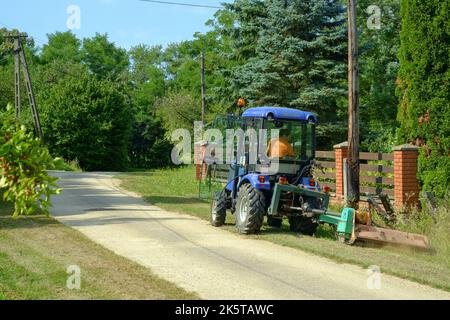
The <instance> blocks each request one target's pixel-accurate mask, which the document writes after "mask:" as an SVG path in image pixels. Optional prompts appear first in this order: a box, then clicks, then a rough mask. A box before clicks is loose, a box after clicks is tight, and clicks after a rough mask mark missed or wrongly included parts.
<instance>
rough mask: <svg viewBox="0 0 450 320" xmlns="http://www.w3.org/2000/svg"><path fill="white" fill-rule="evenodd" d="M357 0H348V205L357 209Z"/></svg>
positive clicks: (358, 188) (358, 168)
mask: <svg viewBox="0 0 450 320" xmlns="http://www.w3.org/2000/svg"><path fill="white" fill-rule="evenodd" d="M356 2H357V0H348V6H347V10H348V103H349V106H348V166H349V168H348V179H347V181H348V202H349V203H348V205H350V206H351V207H353V208H355V209H357V208H358V205H359V200H360V187H359V182H360V178H359V172H360V164H359V66H358V28H357V20H356Z"/></svg>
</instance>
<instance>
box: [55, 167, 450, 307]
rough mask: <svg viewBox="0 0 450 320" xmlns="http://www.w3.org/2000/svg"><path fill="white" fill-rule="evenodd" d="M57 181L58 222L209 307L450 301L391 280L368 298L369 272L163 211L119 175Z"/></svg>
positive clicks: (67, 175)
mask: <svg viewBox="0 0 450 320" xmlns="http://www.w3.org/2000/svg"><path fill="white" fill-rule="evenodd" d="M54 174H55V175H57V176H59V177H60V178H61V180H60V185H61V186H62V187H63V188H64V190H63V192H62V194H61V196H58V197H56V198H55V199H54V208H53V214H54V216H56V218H57V219H59V220H60V221H61V222H63V223H64V224H66V225H68V226H71V227H73V228H76V229H78V230H79V231H81V232H82V233H84V234H85V235H86V236H88V237H89V238H90V239H92V240H94V241H95V242H97V243H99V244H101V245H103V246H105V247H106V248H108V249H110V250H112V251H114V252H115V253H117V254H119V255H122V256H125V257H127V258H129V259H131V260H133V261H135V262H137V263H140V264H142V265H144V266H146V267H149V268H151V269H152V270H153V271H154V272H155V273H156V274H158V275H160V276H161V277H163V278H165V279H167V280H169V281H172V282H174V283H177V284H178V285H179V286H181V287H183V288H185V289H186V290H188V291H194V292H197V293H199V294H200V296H201V297H203V298H205V299H433V298H437V299H450V294H449V293H447V292H443V291H439V290H435V289H432V288H429V287H426V286H422V285H419V284H416V283H413V282H410V281H406V280H402V279H398V278H395V277H391V276H388V275H382V278H381V280H382V282H381V285H382V287H381V290H369V289H368V288H367V279H368V273H367V270H364V269H362V268H359V267H356V266H352V265H347V264H338V263H335V262H333V261H331V260H328V259H325V258H321V257H317V256H314V255H311V254H308V253H304V252H302V251H299V250H294V249H290V248H285V247H281V246H277V245H274V244H272V243H269V242H265V241H260V240H252V239H246V238H245V237H240V236H238V235H235V234H232V233H230V232H227V231H224V230H220V229H215V228H213V227H211V226H209V224H208V223H207V222H205V221H202V220H200V219H197V218H195V217H191V216H188V215H182V214H177V213H172V212H167V211H164V210H162V209H159V208H157V207H155V206H152V205H149V204H147V203H145V202H144V201H143V200H141V199H140V198H139V197H137V196H135V195H133V194H131V193H128V192H124V191H122V190H120V189H119V188H118V187H117V186H118V183H117V181H116V180H114V179H113V178H112V177H113V176H114V174H112V173H101V174H100V173H54ZM154 187H155V188H157V187H158V186H157V185H155V186H154ZM92 258H93V259H95V257H92ZM80 267H81V268H83V266H80ZM111 276H114V275H111Z"/></svg>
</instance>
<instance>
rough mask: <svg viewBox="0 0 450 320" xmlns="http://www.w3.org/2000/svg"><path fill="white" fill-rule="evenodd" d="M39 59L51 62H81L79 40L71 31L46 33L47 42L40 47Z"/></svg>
mask: <svg viewBox="0 0 450 320" xmlns="http://www.w3.org/2000/svg"><path fill="white" fill-rule="evenodd" d="M40 58H41V61H42V62H43V63H44V64H46V63H51V62H53V61H55V60H61V61H64V62H66V63H67V62H75V63H79V62H81V41H80V40H79V39H78V38H77V37H76V36H75V35H74V34H73V33H72V32H71V31H67V32H55V33H53V34H49V35H48V43H47V44H45V45H44V46H43V48H42V53H41V55H40Z"/></svg>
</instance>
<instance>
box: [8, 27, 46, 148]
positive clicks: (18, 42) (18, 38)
mask: <svg viewBox="0 0 450 320" xmlns="http://www.w3.org/2000/svg"><path fill="white" fill-rule="evenodd" d="M3 37H4V38H10V39H13V41H14V61H15V69H14V87H15V107H16V116H17V117H18V118H19V117H20V113H21V105H20V104H21V103H20V64H22V71H23V75H24V78H25V85H26V88H27V94H28V101H29V102H30V108H31V115H32V117H33V122H34V130H35V133H36V134H37V135H38V136H39V138H40V139H41V141H43V134H42V129H41V121H40V118H39V112H38V108H37V106H36V98H35V97H34V91H33V84H32V82H31V77H30V71H29V70H28V63H27V59H26V56H25V52H24V50H23V46H22V39H26V38H27V37H28V35H27V34H26V33H17V34H10V35H5V36H3Z"/></svg>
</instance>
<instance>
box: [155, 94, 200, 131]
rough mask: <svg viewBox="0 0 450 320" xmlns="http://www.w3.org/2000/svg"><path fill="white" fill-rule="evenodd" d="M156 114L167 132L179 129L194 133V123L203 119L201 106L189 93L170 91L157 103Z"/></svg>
mask: <svg viewBox="0 0 450 320" xmlns="http://www.w3.org/2000/svg"><path fill="white" fill-rule="evenodd" d="M156 110H157V111H156V112H157V115H158V116H159V117H161V119H162V120H163V125H164V127H165V129H166V130H167V132H169V133H171V132H173V131H174V130H177V129H188V130H189V131H191V132H193V131H194V122H195V121H199V119H201V117H200V116H201V110H200V104H199V103H198V101H197V99H195V98H194V97H193V96H192V95H191V94H190V93H189V92H188V91H169V93H168V94H167V95H166V96H164V97H163V98H161V99H159V100H158V101H157V102H156Z"/></svg>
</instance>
